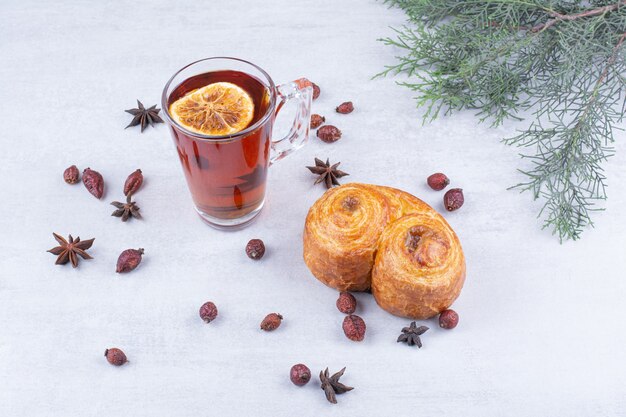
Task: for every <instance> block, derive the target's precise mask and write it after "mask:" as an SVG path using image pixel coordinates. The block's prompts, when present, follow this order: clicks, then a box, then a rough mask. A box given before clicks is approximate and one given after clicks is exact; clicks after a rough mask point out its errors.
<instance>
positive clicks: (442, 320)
mask: <svg viewBox="0 0 626 417" xmlns="http://www.w3.org/2000/svg"><path fill="white" fill-rule="evenodd" d="M457 324H459V315H458V314H457V312H456V311H454V310H444V311H442V312H441V315H439V327H441V328H442V329H454V328H455V327H456V325H457Z"/></svg>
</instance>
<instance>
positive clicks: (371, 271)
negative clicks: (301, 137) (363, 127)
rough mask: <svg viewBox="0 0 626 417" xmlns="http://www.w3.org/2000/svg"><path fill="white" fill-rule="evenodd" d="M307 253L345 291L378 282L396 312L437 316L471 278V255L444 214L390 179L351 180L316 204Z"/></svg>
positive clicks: (384, 303) (319, 273) (375, 288)
mask: <svg viewBox="0 0 626 417" xmlns="http://www.w3.org/2000/svg"><path fill="white" fill-rule="evenodd" d="M304 260H305V263H306V264H307V266H308V267H309V269H310V270H311V272H312V273H313V275H315V277H316V278H318V279H319V280H320V281H322V282H323V283H325V284H326V285H328V286H330V287H333V288H336V289H338V290H341V291H366V290H368V289H370V287H371V290H372V294H373V295H374V298H375V299H376V302H377V303H378V304H379V305H380V306H381V307H382V308H383V309H385V310H387V311H389V312H390V313H392V314H395V315H398V316H404V317H410V318H414V319H424V318H428V317H432V316H434V315H436V314H438V313H439V312H441V311H443V310H445V309H446V308H447V307H449V306H450V305H451V304H452V302H453V301H454V300H455V299H456V298H457V297H458V295H459V293H460V291H461V288H462V286H463V282H464V281H465V258H464V256H463V251H462V249H461V244H460V242H459V239H458V237H457V236H456V234H455V233H454V231H453V230H452V228H451V227H450V226H449V225H448V223H447V222H446V221H445V219H444V218H443V217H442V216H441V215H440V214H439V213H437V212H436V211H435V210H434V209H432V208H431V207H430V206H429V205H428V204H426V203H424V202H423V201H422V200H420V199H418V198H417V197H415V196H413V195H411V194H408V193H406V192H404V191H400V190H397V189H394V188H390V187H382V186H376V185H367V184H355V183H353V184H346V185H342V186H340V187H337V188H333V189H331V190H329V191H327V192H326V193H325V194H324V195H323V196H322V197H321V198H320V199H319V200H318V201H317V202H315V204H314V205H313V206H312V207H311V209H310V210H309V213H308V215H307V219H306V224H305V228H304Z"/></svg>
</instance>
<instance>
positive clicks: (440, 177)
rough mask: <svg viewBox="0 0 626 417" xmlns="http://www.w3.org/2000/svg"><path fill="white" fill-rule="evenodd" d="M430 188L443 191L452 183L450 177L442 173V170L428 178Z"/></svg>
mask: <svg viewBox="0 0 626 417" xmlns="http://www.w3.org/2000/svg"><path fill="white" fill-rule="evenodd" d="M426 182H427V183H428V185H429V186H430V188H432V189H433V190H435V191H441V190H443V189H444V188H446V187H447V186H448V184H450V178H448V177H446V174H442V173H441V172H437V173H435V174H433V175H431V176H430V177H428V179H427V180H426Z"/></svg>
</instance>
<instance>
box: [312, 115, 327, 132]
mask: <svg viewBox="0 0 626 417" xmlns="http://www.w3.org/2000/svg"><path fill="white" fill-rule="evenodd" d="M325 121H326V118H325V117H324V116H320V115H319V114H312V115H311V129H317V128H318V127H320V126H321V125H323V124H324V122H325Z"/></svg>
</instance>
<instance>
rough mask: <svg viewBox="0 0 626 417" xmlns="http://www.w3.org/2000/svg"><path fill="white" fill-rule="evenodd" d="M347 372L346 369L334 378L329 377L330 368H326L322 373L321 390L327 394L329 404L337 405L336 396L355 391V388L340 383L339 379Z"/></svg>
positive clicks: (334, 375)
mask: <svg viewBox="0 0 626 417" xmlns="http://www.w3.org/2000/svg"><path fill="white" fill-rule="evenodd" d="M345 371H346V368H345V367H344V368H343V369H342V370H341V371H339V372H337V373H336V374H333V376H328V375H329V372H328V368H326V370H325V371H323V372H322V371H320V382H321V383H322V386H321V388H322V389H323V390H324V394H326V399H327V400H328V402H331V403H333V404H337V397H336V394H343V393H344V392H348V391H351V390H353V389H354V388H353V387H349V386H347V385H344V384H342V383H341V382H339V378H341V376H342V375H343V373H344V372H345Z"/></svg>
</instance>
